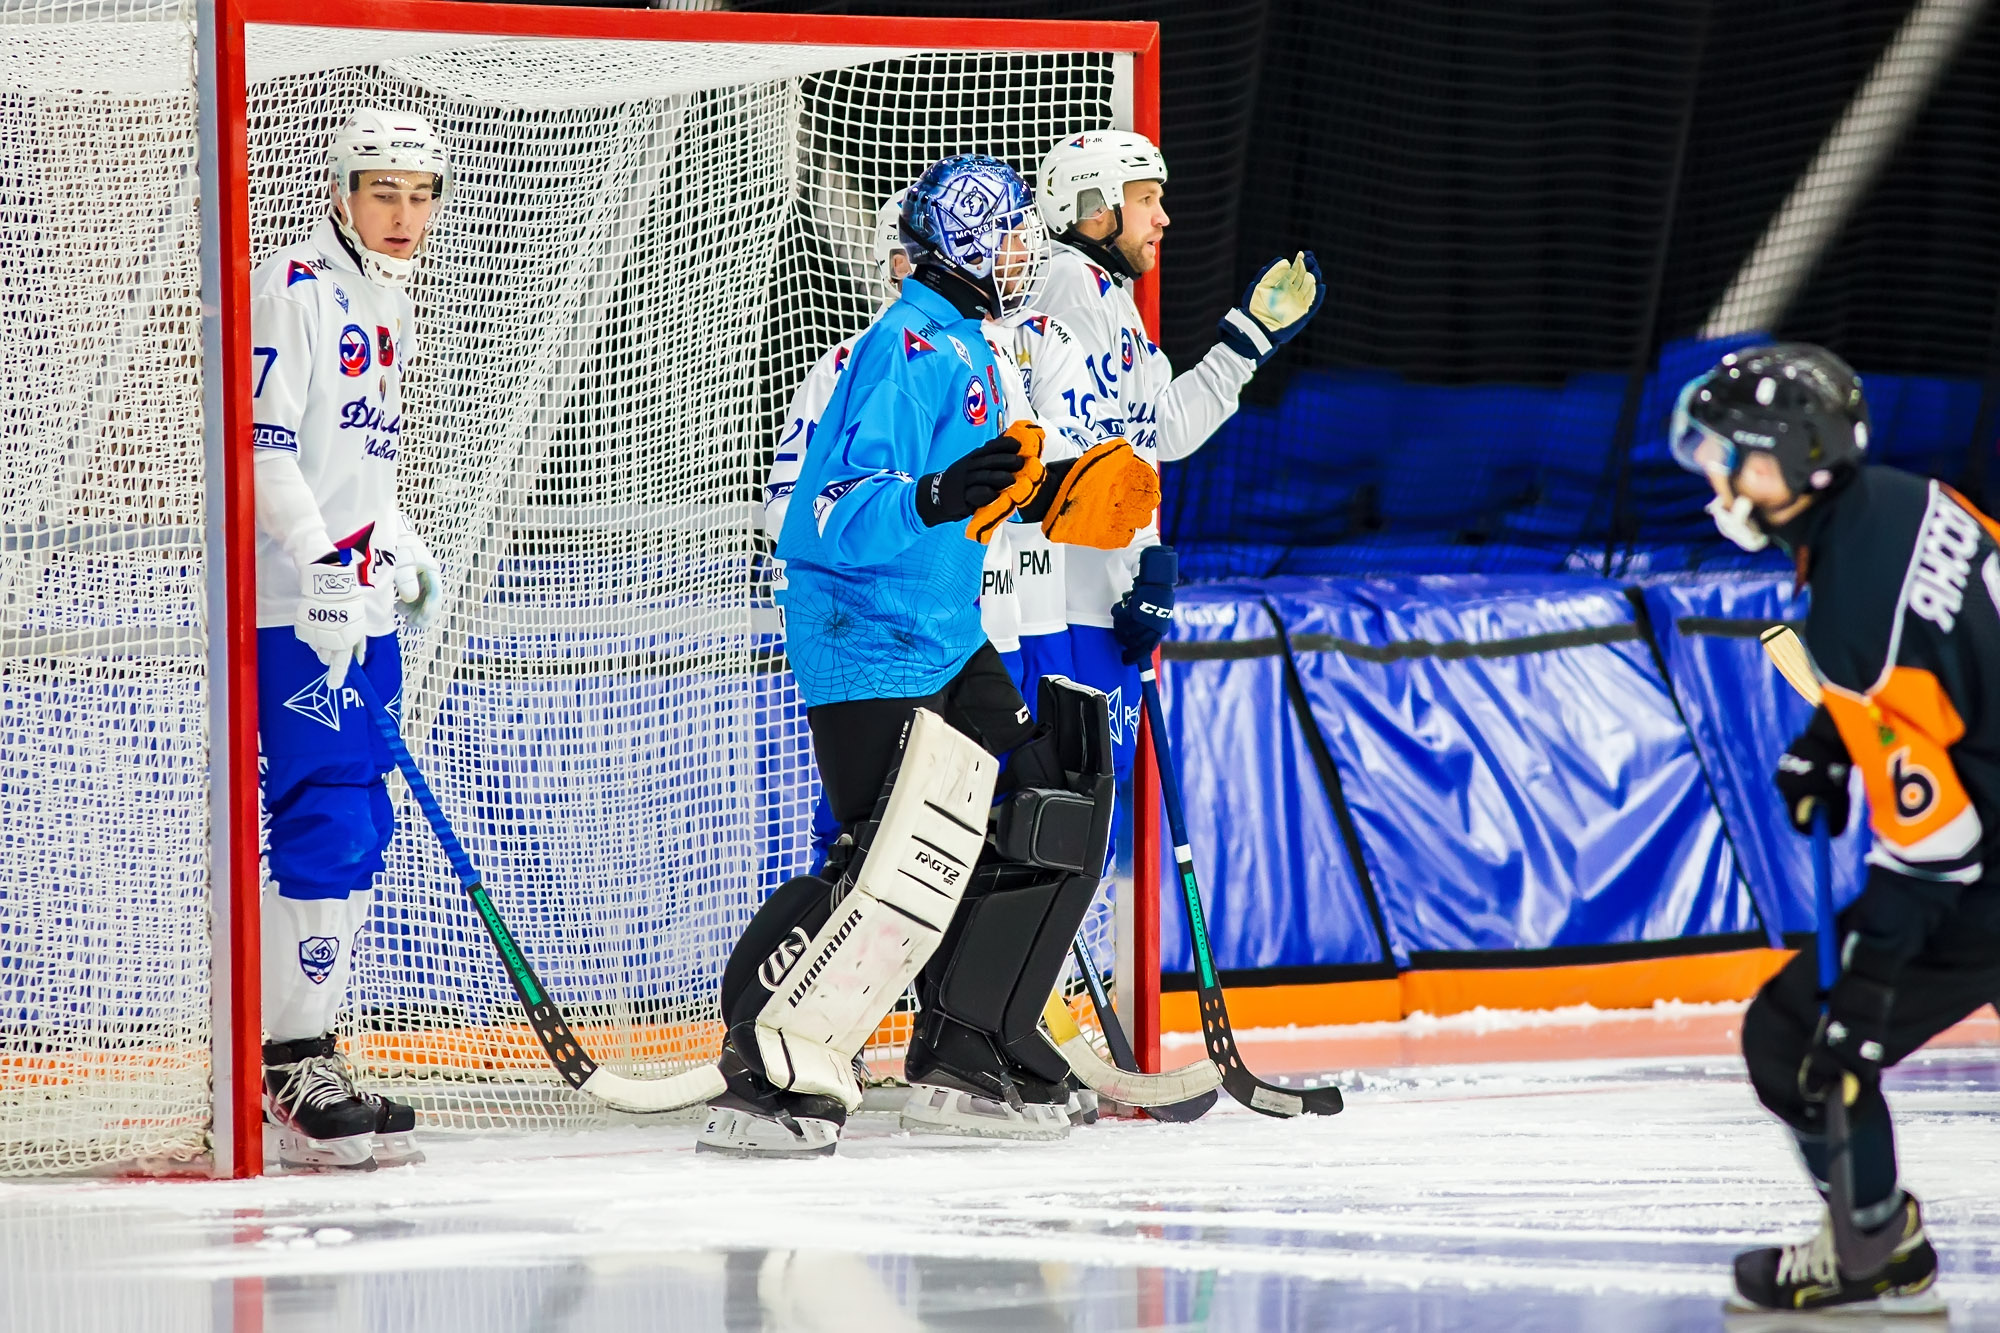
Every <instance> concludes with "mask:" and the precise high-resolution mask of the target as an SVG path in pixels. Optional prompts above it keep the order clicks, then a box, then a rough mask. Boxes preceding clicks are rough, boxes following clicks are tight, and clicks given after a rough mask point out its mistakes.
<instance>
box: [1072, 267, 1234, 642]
mask: <svg viewBox="0 0 2000 1333" xmlns="http://www.w3.org/2000/svg"><path fill="white" fill-rule="evenodd" d="M1051 248H1052V250H1053V253H1052V254H1051V255H1050V257H1049V269H1048V278H1047V280H1046V282H1045V283H1044V285H1043V287H1042V291H1041V295H1040V297H1039V298H1038V299H1037V300H1036V302H1035V305H1036V307H1037V308H1038V309H1041V310H1044V311H1047V312H1048V313H1049V314H1051V315H1054V316H1056V317H1057V318H1059V319H1060V320H1062V322H1063V323H1064V324H1066V325H1067V326H1068V328H1069V332H1070V334H1071V335H1072V336H1073V337H1075V338H1076V340H1077V341H1078V342H1079V343H1081V344H1082V348H1083V353H1084V360H1085V363H1086V364H1087V366H1088V367H1089V369H1090V377H1091V392H1092V395H1093V396H1092V399H1091V401H1090V402H1089V403H1088V405H1087V408H1088V410H1087V412H1086V413H1084V417H1085V420H1086V422H1087V423H1088V424H1089V425H1090V427H1091V428H1092V429H1093V430H1094V431H1097V432H1098V433H1100V434H1101V435H1123V436H1124V437H1125V438H1126V439H1127V440H1129V441H1131V444H1132V452H1133V453H1135V454H1137V455H1138V456H1139V457H1140V458H1143V459H1145V460H1146V461H1147V462H1148V463H1150V464H1152V465H1153V467H1154V468H1155V469H1157V468H1158V467H1159V465H1160V464H1161V463H1163V462H1165V463H1173V462H1178V461H1179V460H1180V459H1183V458H1186V457H1187V456H1188V455H1190V454H1192V453H1193V452H1194V451H1195V450H1197V449H1199V448H1201V446H1202V445H1203V444H1205V443H1207V441H1208V437H1209V436H1211V435H1213V434H1214V433H1215V431H1216V428H1217V427H1219V426H1220V425H1222V423H1223V422H1225V421H1227V420H1228V419H1229V418H1230V417H1231V416H1232V415H1234V414H1235V412H1236V400H1237V397H1238V395H1240V394H1241V393H1242V392H1243V386H1244V385H1245V384H1248V383H1249V382H1250V377H1251V376H1252V375H1253V374H1255V373H1256V371H1257V367H1256V366H1255V365H1254V364H1253V363H1252V362H1251V361H1249V360H1248V359H1246V358H1244V357H1241V356H1238V355H1237V354H1236V353H1235V352H1232V351H1230V350H1229V348H1228V347H1227V346H1226V345H1224V344H1222V343H1217V344H1216V345H1215V346H1214V347H1212V348H1210V349H1209V352H1208V355H1207V356H1204V357H1203V358H1202V359H1201V361H1200V362H1199V363H1198V364H1197V365H1196V366H1195V368H1194V369H1193V370H1190V371H1188V372H1187V373H1186V374H1184V375H1176V374H1174V368H1173V363H1172V362H1171V361H1169V360H1168V359H1167V355H1166V353H1165V352H1162V351H1161V350H1160V348H1159V345H1158V344H1156V343H1154V342H1153V341H1152V340H1151V339H1150V338H1148V337H1147V336H1146V325H1145V322H1144V321H1143V320H1141V319H1140V318H1139V307H1138V304H1137V303H1136V302H1134V301H1133V299H1132V292H1131V290H1130V288H1128V287H1127V286H1126V285H1125V284H1124V283H1122V282H1120V281H1119V280H1118V279H1117V278H1115V277H1113V276H1112V275H1111V274H1110V273H1107V272H1106V271H1105V270H1104V269H1102V268H1100V267H1098V266H1097V265H1096V264H1093V263H1092V262H1091V261H1090V259H1089V258H1088V257H1087V256H1085V255H1084V254H1083V252H1082V251H1080V250H1076V249H1074V248H1072V247H1070V246H1067V245H1064V244H1062V243H1061V242H1057V243H1055V244H1054V245H1053V246H1052V247H1051ZM1159 542H1160V529H1159V524H1158V521H1157V519H1156V520H1155V521H1154V522H1153V523H1149V524H1147V525H1146V526H1145V527H1144V528H1143V529H1141V530H1140V531H1139V532H1138V534H1137V535H1135V536H1134V537H1133V538H1132V543H1131V545H1129V546H1127V547H1126V548H1125V549H1124V550H1122V551H1098V550H1093V549H1091V548H1088V547H1081V546H1079V547H1074V548H1072V549H1070V550H1069V551H1068V552H1067V553H1066V555H1067V558H1066V562H1065V563H1066V576H1067V578H1066V581H1067V585H1068V616H1069V622H1070V623H1071V624H1073V625H1097V626H1100V627H1103V628H1107V629H1108V628H1109V627H1110V625H1111V608H1112V607H1113V606H1116V605H1117V604H1118V602H1119V601H1120V600H1121V599H1122V598H1123V597H1124V596H1125V594H1126V593H1128V592H1130V591H1131V590H1132V579H1133V576H1134V575H1135V574H1136V573H1137V572H1138V568H1139V552H1140V551H1141V550H1143V549H1145V548H1146V547H1148V546H1157V545H1159Z"/></svg>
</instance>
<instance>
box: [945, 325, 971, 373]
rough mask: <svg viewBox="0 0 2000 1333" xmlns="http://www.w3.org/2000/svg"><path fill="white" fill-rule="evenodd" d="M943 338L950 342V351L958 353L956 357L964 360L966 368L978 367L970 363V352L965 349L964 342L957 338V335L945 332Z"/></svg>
mask: <svg viewBox="0 0 2000 1333" xmlns="http://www.w3.org/2000/svg"><path fill="white" fill-rule="evenodd" d="M944 340H945V341H946V342H948V343H950V344H951V350H952V351H954V352H957V353H958V359H959V360H961V361H963V362H965V368H966V369H967V370H973V371H976V370H978V369H979V367H977V366H975V365H973V364H972V353H970V352H968V351H966V350H965V344H964V343H962V342H960V341H959V340H958V335H956V334H952V333H947V334H945V335H944Z"/></svg>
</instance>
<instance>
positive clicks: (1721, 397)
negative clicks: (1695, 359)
mask: <svg viewBox="0 0 2000 1333" xmlns="http://www.w3.org/2000/svg"><path fill="white" fill-rule="evenodd" d="M1668 439H1669V441H1670V442H1671V443H1672V445H1673V450H1674V457H1675V458H1676V459H1677V460H1679V462H1680V465H1681V466H1682V467H1684V468H1686V469H1687V470H1688V471H1690V472H1699V473H1704V474H1706V473H1709V472H1713V471H1718V470H1719V471H1721V472H1723V473H1725V474H1726V475H1728V476H1732V477H1733V476H1735V475H1736V471H1737V469H1738V468H1740V467H1741V466H1742V465H1743V459H1744V458H1745V457H1746V456H1747V455H1748V453H1749V451H1751V450H1759V449H1761V450H1763V451H1764V452H1766V453H1769V454H1770V455H1771V456H1772V457H1774V458H1776V459H1777V461H1778V467H1779V469H1780V471H1781V472H1782V474H1783V476H1784V478H1785V484H1786V485H1787V486H1789V487H1791V489H1792V493H1793V494H1794V495H1807V494H1810V493H1812V492H1813V491H1823V490H1826V489H1827V488H1828V487H1830V486H1832V485H1834V484H1835V483H1836V482H1838V481H1839V480H1840V479H1841V478H1843V477H1845V476H1846V475H1847V474H1848V473H1850V472H1852V471H1853V470H1854V469H1856V468H1858V467H1860V466H1861V464H1862V462H1863V461H1864V460H1865V459H1866V457H1867V453H1868V400H1867V399H1866V398H1864V397H1863V396H1862V393H1861V377H1860V376H1859V375H1857V374H1855V373H1854V370H1853V368H1852V367H1851V366H1849V365H1848V364H1847V363H1846V362H1845V361H1842V360H1841V359H1840V358H1839V357H1837V356H1835V355H1834V354H1833V353H1832V352H1829V351H1827V350H1826V349H1825V348H1824V347H1816V346H1814V345H1813V344H1812V343H1775V344H1772V345H1770V346H1766V347H1746V348H1744V349H1743V350H1742V351H1740V352H1731V353H1730V354H1729V355H1728V356H1725V357H1723V358H1722V360H1721V362H1719V363H1718V364H1717V365H1716V367H1715V369H1713V370H1711V371H1709V372H1708V373H1706V374H1704V375H1697V376H1696V377H1695V378H1694V379H1691V380H1689V381H1688V383H1687V387H1686V388H1684V389H1682V390H1681V396H1680V399H1679V401H1678V402H1676V403H1675V404H1674V419H1673V425H1672V427H1671V433H1670V434H1669V436H1668Z"/></svg>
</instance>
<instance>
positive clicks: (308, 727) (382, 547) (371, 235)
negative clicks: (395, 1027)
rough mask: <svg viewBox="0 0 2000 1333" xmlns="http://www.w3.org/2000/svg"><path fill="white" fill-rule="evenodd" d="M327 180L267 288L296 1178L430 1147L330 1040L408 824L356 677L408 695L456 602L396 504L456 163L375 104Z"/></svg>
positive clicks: (256, 318)
mask: <svg viewBox="0 0 2000 1333" xmlns="http://www.w3.org/2000/svg"><path fill="white" fill-rule="evenodd" d="M327 169H328V178H329V179H328V191H329V193H328V211H327V215H326V216H325V217H323V218H322V219H320V221H319V224H318V225H317V226H316V227H315V228H314V229H313V232H312V235H311V236H310V237H309V238H308V239H306V240H305V241H302V242H300V243H299V244H297V245H292V246H287V247H286V248H284V249H282V250H280V251H278V252H277V253H276V254H274V255H272V256H271V257H270V258H269V259H266V260H265V261H264V262H263V263H262V264H259V265H258V266H257V269H256V271H255V272H254V273H253V274H252V275H251V279H250V293H251V297H250V339H251V342H252V343H253V344H254V346H253V347H252V349H251V350H252V353H253V357H254V360H253V363H252V365H251V392H252V402H253V411H252V416H253V420H254V421H255V423H256V425H255V432H256V434H255V441H254V443H255V450H254V457H255V463H254V466H255V470H256V472H255V475H256V490H257V503H256V514H257V730H258V735H259V742H260V745H261V747H262V752H263V755H262V758H263V796H264V812H265V836H266V840H267V847H268V857H269V866H270V879H271V883H270V887H269V889H268V890H267V892H266V893H265V895H264V905H263V955H264V957H263V995H264V1038H265V1040H264V1112H265V1120H266V1139H267V1148H266V1151H267V1153H268V1154H270V1155H273V1156H275V1157H276V1159H277V1160H278V1162H279V1163H280V1164H281V1165H283V1166H286V1167H289V1168H294V1169H301V1168H303V1169H314V1168H344V1169H350V1170H352V1169H360V1170H368V1169H372V1168H373V1167H374V1166H376V1165H377V1164H378V1163H380V1164H394V1163H401V1162H408V1161H412V1160H416V1159H417V1158H418V1157H420V1156H421V1153H419V1152H418V1151H417V1149H416V1147H415V1144H414V1143H413V1141H412V1131H413V1130H414V1129H415V1127H416V1115H415V1112H414V1111H412V1109H411V1108H410V1107H408V1106H405V1105H403V1104H402V1103H400V1102H395V1101H391V1100H389V1099H388V1098H385V1097H380V1096H376V1095H374V1094H372V1093H360V1092H357V1091H356V1090H355V1088H354V1085H353V1082H352V1081H351V1079H350V1078H349V1077H348V1073H347V1070H346V1067H345V1065H344V1064H343V1063H342V1062H341V1059H340V1056H339V1054H338V1052H337V1051H336V1049H335V1045H334V1037H333V1023H334V1017H335V1015H336V1014H337V1013H338V1012H339V1010H340V1006H341V1002H342V1001H343V1000H344V999H345V998H346V992H347V984H348V980H349V977H350V976H351V975H352V965H353V952H354V940H355V936H356V934H357V933H358V932H359V931H360V929H361V926H362V923H363V922H364V921H365V920H366V919H367V916H368V902H369V898H370V896H371V894H372V893H373V891H374V884H375V876H376V874H377V873H378V872H379V871H380V870H381V869H382V853H383V850H384V849H385V848H387V847H388V845H389V838H390V835H391V834H392V833H393V832H394V829H395V821H394V816H393V813H392V811H391V808H390V804H389V791H388V786H387V784H386V783H385V781H384V777H385V775H386V774H387V772H388V770H389V769H390V767H392V764H391V761H390V758H389V753H388V749H387V747H386V746H385V745H383V743H382V741H381V739H380V737H379V736H378V734H377V732H376V728H375V726H374V724H373V721H372V719H370V718H369V717H368V716H367V715H366V713H365V712H364V711H363V705H362V702H361V696H360V695H359V694H358V693H357V692H356V691H354V690H353V689H351V688H348V687H347V685H346V680H347V673H348V672H349V671H362V672H366V673H367V676H368V680H369V683H370V684H371V685H372V686H373V687H374V689H375V692H376V694H377V695H378V696H379V697H380V698H382V699H385V700H392V701H394V700H397V699H398V698H399V696H400V695H401V692H402V656H401V654H400V652H399V651H398V648H397V640H396V609H397V607H398V605H400V606H401V608H402V610H403V613H404V615H405V616H406V617H407V618H408V620H409V622H410V624H411V625H412V627H414V628H416V629H418V630H422V629H423V628H425V627H426V626H427V625H428V624H429V623H430V622H431V620H432V619H433V618H434V617H435V616H436V614H437V612H438V608H439V606H440V604H441V602H442V596H443V594H442V585H441V582H440V579H439V575H438V569H437V563H436V561H435V560H433V559H432V558H431V554H430V550H429V548H428V547H426V546H425V544H424V541H423V539H422V538H421V537H419V536H418V535H417V533H416V530H415V529H414V528H412V527H411V526H410V523H409V521H408V520H407V519H405V518H404V517H403V514H402V511H401V510H400V509H398V508H397V506H396V456H397V454H398V453H399V452H400V450H401V448H402V428H403V405H402V392H401V385H402V376H403V370H404V368H405V367H406V366H407V365H408V364H409V361H410V358H411V357H412V356H414V355H415V354H416V331H415V323H416V320H415V314H414V311H413V308H412V306H411V304H410V298H409V295H408V292H407V291H406V288H407V286H408V283H409V279H410V275H411V273H412V271H413V270H414V268H415V266H416V261H417V256H418V255H419V254H421V253H422V251H423V247H424V241H425V239H426V237H427V235H428V233H429V230H430V223H431V217H432V214H433V212H434V211H435V210H436V208H437V206H438V204H439V202H440V201H441V200H443V199H444V197H445V195H446V194H447V192H448V191H449V189H450V186H451V169H450V167H449V165H448V164H447V162H446V159H445V153H444V149H443V147H442V145H441V144H440V143H439V142H438V139H437V136H436V135H435V134H433V133H432V132H431V127H430V126H429V125H428V124H427V123H426V122H425V121H424V120H423V118H422V117H420V116H416V115H413V114H411V113H409V112H406V111H381V110H373V109H363V110H359V111H356V112H355V113H354V114H353V115H352V116H351V117H349V118H348V121H347V123H346V124H345V125H343V126H342V127H341V129H340V131H339V132H338V133H337V134H335V135H334V137H333V144H332V147H331V149H330V150H329V152H328V156H327ZM390 707H391V708H392V709H393V708H395V707H396V704H395V703H393V702H392V703H391V704H390Z"/></svg>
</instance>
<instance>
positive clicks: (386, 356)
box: [375, 324, 396, 366]
mask: <svg viewBox="0 0 2000 1333" xmlns="http://www.w3.org/2000/svg"><path fill="white" fill-rule="evenodd" d="M375 359H376V360H377V361H380V362H381V363H382V364H383V365H385V366H393V365H395V364H396V340H395V339H394V338H391V337H390V336H389V330H387V329H385V328H383V327H382V326H381V325H380V324H377V325H376V326H375Z"/></svg>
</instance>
